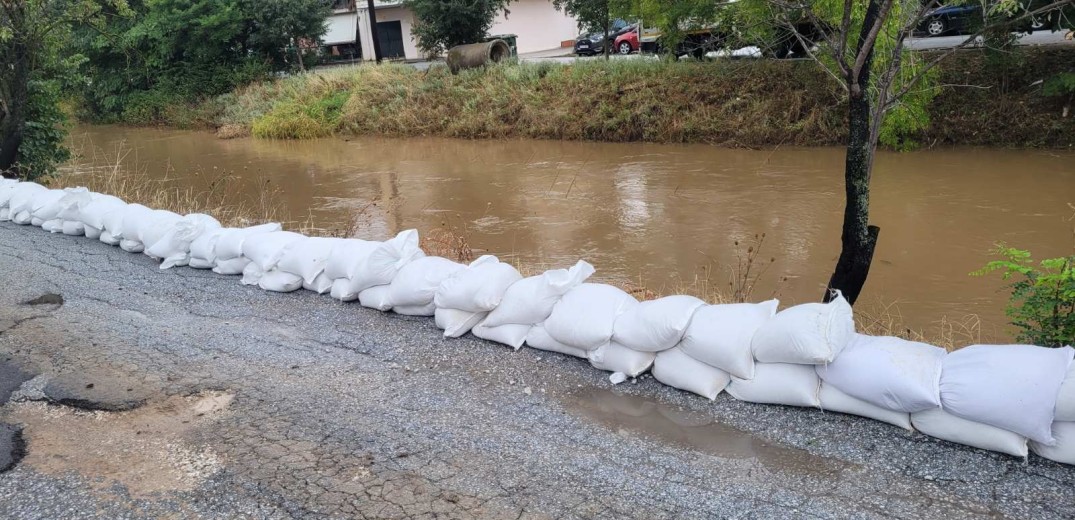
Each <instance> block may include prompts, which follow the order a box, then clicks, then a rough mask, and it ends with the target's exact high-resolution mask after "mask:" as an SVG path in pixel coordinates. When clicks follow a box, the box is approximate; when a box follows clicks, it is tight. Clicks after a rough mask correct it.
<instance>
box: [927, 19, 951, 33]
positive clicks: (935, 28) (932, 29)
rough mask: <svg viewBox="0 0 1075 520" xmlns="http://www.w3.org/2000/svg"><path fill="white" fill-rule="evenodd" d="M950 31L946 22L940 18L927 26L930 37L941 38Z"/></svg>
mask: <svg viewBox="0 0 1075 520" xmlns="http://www.w3.org/2000/svg"><path fill="white" fill-rule="evenodd" d="M947 30H948V26H947V25H946V24H945V23H944V20H942V19H940V18H934V19H932V20H930V21H929V23H928V24H927V25H926V32H927V33H929V35H930V36H940V35H942V34H944V32H945V31H947Z"/></svg>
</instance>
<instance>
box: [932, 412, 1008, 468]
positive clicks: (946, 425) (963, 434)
mask: <svg viewBox="0 0 1075 520" xmlns="http://www.w3.org/2000/svg"><path fill="white" fill-rule="evenodd" d="M911 425H912V426H914V429H916V430H918V431H920V432H922V433H924V434H926V435H929V436H930V437H935V438H938V439H942V440H946V441H949V442H954V443H957V444H963V445H966V446H973V447H975V448H981V449H983V450H990V451H998V452H1000V453H1007V454H1008V455H1015V456H1016V457H1026V456H1027V438H1026V437H1023V436H1022V435H1019V434H1018V433H1013V432H1010V431H1007V430H1002V429H1000V428H997V427H995V426H989V425H988V424H981V423H976V422H973V421H968V420H966V419H962V418H959V417H956V416H955V415H952V414H950V413H948V412H946V411H944V410H942V409H940V408H935V409H933V410H926V411H923V412H916V413H913V414H911Z"/></svg>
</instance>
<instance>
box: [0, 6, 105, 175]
mask: <svg viewBox="0 0 1075 520" xmlns="http://www.w3.org/2000/svg"><path fill="white" fill-rule="evenodd" d="M105 7H110V8H112V9H116V10H119V9H123V8H124V7H125V3H124V1H123V0H0V70H3V71H4V73H3V74H0V173H3V174H6V175H17V176H20V177H23V178H26V179H36V178H40V177H43V176H46V175H49V174H51V173H52V172H53V171H54V170H55V168H56V166H57V165H59V164H60V163H62V162H64V161H65V160H67V158H68V151H67V149H66V147H65V146H64V139H65V137H66V129H65V123H66V122H67V117H66V115H65V114H64V112H63V111H62V110H61V109H60V107H59V103H60V101H61V99H62V97H63V95H64V92H65V91H68V90H70V89H71V88H72V87H73V86H74V85H75V84H76V83H77V80H78V74H77V72H78V67H79V65H80V64H81V63H82V62H83V61H84V57H83V56H81V55H80V54H78V53H73V52H70V51H69V49H67V48H66V44H67V42H68V41H69V40H70V38H71V33H72V27H74V26H75V25H77V24H83V23H89V22H92V21H93V20H96V19H97V18H98V17H99V16H100V14H101V12H102V10H103V9H104V8H105Z"/></svg>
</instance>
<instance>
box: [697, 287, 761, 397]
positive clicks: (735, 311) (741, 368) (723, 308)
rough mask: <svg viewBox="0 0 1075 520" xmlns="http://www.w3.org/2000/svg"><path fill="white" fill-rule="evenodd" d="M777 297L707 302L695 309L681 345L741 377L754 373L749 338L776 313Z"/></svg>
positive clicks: (709, 363)
mask: <svg viewBox="0 0 1075 520" xmlns="http://www.w3.org/2000/svg"><path fill="white" fill-rule="evenodd" d="M779 305H780V302H779V301H778V300H769V301H765V302H762V303H731V304H726V305H706V306H704V307H700V308H698V310H696V311H694V318H692V319H691V323H690V325H688V326H687V330H686V332H685V333H684V334H683V340H682V341H680V343H679V348H681V349H683V352H684V353H686V354H687V355H688V356H690V357H692V358H694V359H697V360H698V361H701V362H703V363H705V364H707V365H709V366H712V367H717V368H719V369H721V370H723V371H725V372H728V373H729V374H731V375H733V376H735V377H738V378H740V379H751V378H753V377H754V354H753V352H752V351H751V349H750V341H751V339H752V338H753V337H754V333H755V332H757V330H758V328H760V327H761V326H762V325H764V324H765V323H766V322H767V321H769V319H770V318H772V317H773V316H774V315H775V314H776V309H777V307H778V306H779Z"/></svg>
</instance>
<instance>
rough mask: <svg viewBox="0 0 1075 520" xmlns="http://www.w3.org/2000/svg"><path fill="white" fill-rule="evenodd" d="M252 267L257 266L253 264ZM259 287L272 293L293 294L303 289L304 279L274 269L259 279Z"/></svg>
mask: <svg viewBox="0 0 1075 520" xmlns="http://www.w3.org/2000/svg"><path fill="white" fill-rule="evenodd" d="M250 265H256V264H254V263H253V262H251V263H250ZM258 287H261V288H262V289H264V290H266V291H272V292H282V293H286V292H292V291H297V290H299V289H301V288H302V277H301V276H299V275H296V274H291V273H285V272H284V271H280V270H278V269H273V270H272V271H269V272H267V273H265V274H263V275H262V276H261V277H260V278H258Z"/></svg>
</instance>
